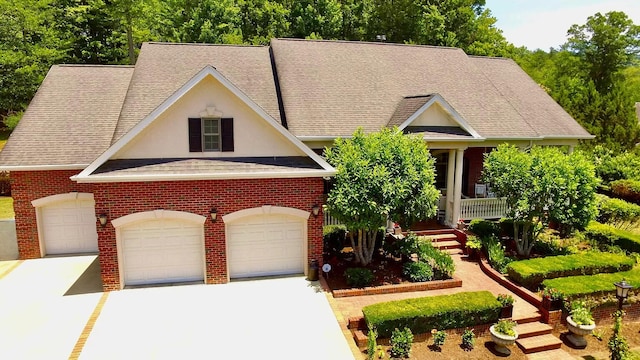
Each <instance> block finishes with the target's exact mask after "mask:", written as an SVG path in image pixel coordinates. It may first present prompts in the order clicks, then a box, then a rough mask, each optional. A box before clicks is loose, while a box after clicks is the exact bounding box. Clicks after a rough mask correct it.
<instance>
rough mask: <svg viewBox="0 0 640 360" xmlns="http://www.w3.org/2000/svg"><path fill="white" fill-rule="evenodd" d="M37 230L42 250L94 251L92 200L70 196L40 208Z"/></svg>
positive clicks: (64, 251) (94, 227)
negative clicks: (39, 231)
mask: <svg viewBox="0 0 640 360" xmlns="http://www.w3.org/2000/svg"><path fill="white" fill-rule="evenodd" d="M40 217H41V221H40V224H41V226H42V229H41V234H40V236H42V238H43V239H44V241H43V242H44V247H45V253H46V254H74V253H87V252H96V251H98V233H97V231H96V211H95V208H94V201H93V200H90V199H74V200H66V201H60V202H55V203H52V204H49V205H45V206H43V207H42V208H40Z"/></svg>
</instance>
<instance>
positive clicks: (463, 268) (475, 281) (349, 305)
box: [331, 254, 539, 327]
mask: <svg viewBox="0 0 640 360" xmlns="http://www.w3.org/2000/svg"><path fill="white" fill-rule="evenodd" d="M452 258H453V260H454V262H455V264H456V271H455V276H456V277H458V278H460V279H462V287H458V288H453V289H442V290H430V291H416V292H408V293H395V294H383V295H366V296H354V297H344V298H335V299H333V300H332V301H331V303H332V305H333V308H334V311H335V312H336V317H337V318H338V319H340V318H342V319H348V318H349V317H352V316H362V308H363V307H364V306H367V305H371V304H375V303H379V302H384V301H393V300H401V299H408V298H415V297H422V296H436V295H448V294H454V293H458V292H463V291H480V290H488V291H491V292H492V293H493V294H494V295H498V294H510V295H511V296H513V298H514V299H515V303H514V307H513V318H514V319H522V318H528V317H533V316H538V315H539V313H538V309H537V308H536V307H534V306H533V305H531V304H529V303H528V302H526V301H525V300H523V299H521V298H519V297H518V296H517V295H515V294H514V293H512V292H510V291H509V290H507V289H506V288H504V287H502V286H501V285H500V284H498V283H496V282H495V281H493V280H492V279H491V278H490V277H488V276H487V275H485V274H484V273H483V272H482V270H481V269H480V266H479V265H478V263H476V262H471V261H466V260H463V258H462V256H461V255H459V254H458V255H452ZM340 326H342V327H346V324H345V322H344V321H342V322H341V324H340Z"/></svg>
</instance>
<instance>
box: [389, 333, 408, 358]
mask: <svg viewBox="0 0 640 360" xmlns="http://www.w3.org/2000/svg"><path fill="white" fill-rule="evenodd" d="M412 343H413V334H412V333H411V329H409V328H406V327H405V328H403V329H402V330H398V329H397V328H396V329H394V330H393V333H392V334H391V349H390V352H391V356H393V357H405V358H406V357H409V354H410V353H411V345H412Z"/></svg>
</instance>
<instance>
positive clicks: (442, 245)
mask: <svg viewBox="0 0 640 360" xmlns="http://www.w3.org/2000/svg"><path fill="white" fill-rule="evenodd" d="M433 246H434V247H435V248H436V249H440V250H446V249H462V244H460V243H459V242H458V240H452V241H438V242H437V243H434V244H433Z"/></svg>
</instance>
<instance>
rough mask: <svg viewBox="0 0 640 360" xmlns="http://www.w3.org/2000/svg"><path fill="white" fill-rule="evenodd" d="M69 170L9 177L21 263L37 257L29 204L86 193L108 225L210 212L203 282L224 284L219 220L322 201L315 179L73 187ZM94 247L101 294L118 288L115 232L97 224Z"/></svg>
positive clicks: (311, 234) (314, 222) (314, 255)
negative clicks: (144, 215)
mask: <svg viewBox="0 0 640 360" xmlns="http://www.w3.org/2000/svg"><path fill="white" fill-rule="evenodd" d="M75 173H76V172H74V171H71V172H69V171H48V172H22V173H17V172H15V173H14V172H12V173H11V176H12V180H13V185H12V186H14V189H15V195H14V198H15V208H16V228H17V232H18V246H19V247H20V257H21V258H35V257H39V256H40V249H39V246H38V231H37V225H36V218H35V210H34V208H33V206H32V205H31V201H32V200H35V199H38V198H41V197H45V196H49V195H54V194H60V193H65V192H70V191H79V192H92V193H93V194H94V199H95V202H96V214H102V213H105V214H107V216H108V219H109V221H111V220H114V219H117V218H119V217H122V216H125V215H129V214H134V213H138V212H143V211H151V210H158V209H164V210H174V211H184V212H189V213H193V214H198V215H202V216H206V217H209V211H210V209H211V207H216V208H217V211H218V219H217V221H216V222H212V221H211V220H207V221H206V222H205V224H204V233H205V257H206V270H207V271H206V279H205V281H206V283H210V284H216V283H225V282H227V263H226V254H225V251H226V244H225V227H224V222H223V221H222V216H223V215H226V214H230V213H233V212H235V211H238V210H244V209H250V208H255V207H261V206H263V205H272V206H282V207H290V208H297V209H300V210H304V211H309V212H310V211H311V208H312V206H313V205H314V204H322V202H323V194H322V193H323V182H322V179H320V178H302V179H251V180H207V181H172V182H169V181H161V182H130V183H103V184H93V185H92V184H77V183H75V182H73V181H71V180H70V179H69V177H70V176H72V175H74V174H75ZM322 221H323V220H322V216H321V215H319V216H318V217H314V216H313V215H311V216H310V217H309V219H308V222H307V224H308V229H307V234H308V255H307V257H308V259H307V260H308V261H309V260H311V259H318V260H319V261H321V259H322ZM96 226H97V229H98V248H99V251H100V265H101V268H102V280H103V284H104V289H105V290H106V291H109V290H118V289H120V288H121V284H120V274H119V271H118V252H117V248H116V232H115V228H114V227H113V226H112V225H111V224H110V223H109V224H108V225H107V226H106V227H105V228H102V227H100V226H99V225H98V223H97V221H96Z"/></svg>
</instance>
